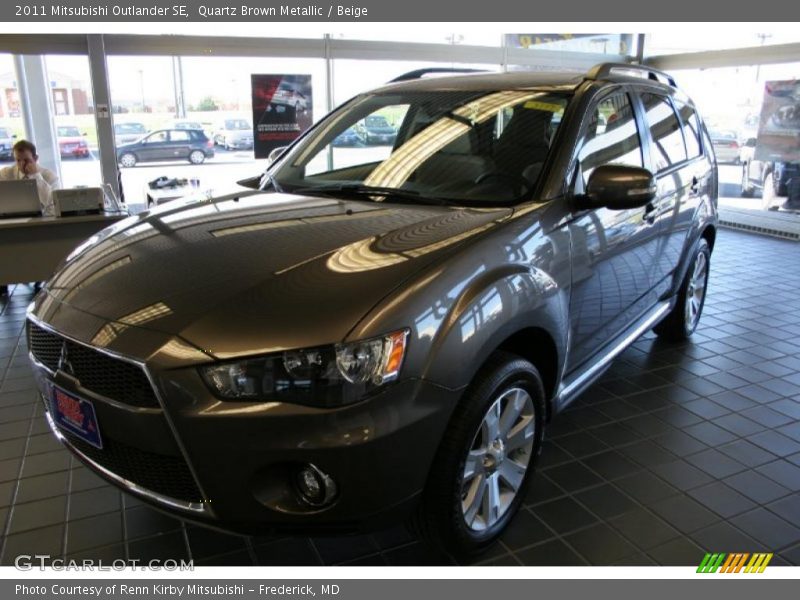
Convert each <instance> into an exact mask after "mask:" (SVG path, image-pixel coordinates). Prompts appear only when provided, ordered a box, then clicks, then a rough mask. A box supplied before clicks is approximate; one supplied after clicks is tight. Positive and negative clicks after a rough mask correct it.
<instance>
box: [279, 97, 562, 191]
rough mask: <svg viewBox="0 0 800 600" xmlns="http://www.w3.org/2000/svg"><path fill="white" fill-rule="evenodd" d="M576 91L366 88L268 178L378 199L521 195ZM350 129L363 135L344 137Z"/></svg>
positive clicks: (293, 187) (283, 185)
mask: <svg viewBox="0 0 800 600" xmlns="http://www.w3.org/2000/svg"><path fill="white" fill-rule="evenodd" d="M569 98H570V96H569V95H568V94H564V93H555V92H543V91H535V90H508V91H434V92H407V93H394V94H375V95H365V96H360V97H357V98H355V99H354V100H353V101H351V102H350V103H348V104H347V105H345V106H344V107H343V108H341V109H340V110H338V111H336V112H335V113H333V114H332V115H330V116H329V117H328V118H327V119H326V120H325V121H324V122H322V123H321V124H320V125H319V126H318V127H316V128H315V129H314V130H313V131H312V132H311V133H310V134H309V135H308V136H307V137H306V138H304V139H303V140H302V141H301V142H300V143H299V144H297V145H296V146H295V147H294V148H292V150H291V151H290V152H289V153H287V154H286V155H285V156H284V157H283V158H282V159H281V160H280V161H279V162H278V163H277V164H276V165H274V166H273V168H271V169H270V172H269V177H265V179H264V186H267V185H269V184H271V185H273V186H274V187H275V188H276V189H282V190H285V191H289V192H296V191H302V193H307V194H314V193H315V192H316V193H319V194H327V193H331V194H333V193H337V192H338V193H340V194H347V193H353V194H355V193H361V194H364V193H365V192H369V191H370V190H377V189H380V190H381V193H380V194H377V193H376V194H372V195H369V196H365V199H373V200H376V201H381V200H395V199H397V200H401V201H414V200H413V199H414V198H418V201H420V202H422V201H425V200H436V201H438V202H440V203H450V204H457V203H459V202H464V203H475V202H478V203H508V202H513V201H516V200H521V199H522V198H524V197H526V196H528V195H529V194H530V192H532V190H533V189H534V187H535V185H536V183H537V181H538V179H539V175H540V174H541V171H542V167H543V165H544V162H545V159H546V158H547V155H548V153H549V151H550V143H551V140H552V139H553V136H554V135H555V132H556V129H557V128H558V126H559V123H560V122H561V117H562V115H563V113H564V109H565V107H566V105H567V102H568V101H569ZM370 126H372V127H385V128H388V131H386V132H380V133H378V132H372V131H370V130H369V127H370ZM348 130H354V131H356V132H359V134H360V135H361V138H362V141H363V143H362V144H358V145H348V144H342V143H341V142H340V140H341V138H340V137H339V136H341V135H342V134H343V133H345V132H346V131H348ZM337 138H339V139H338V140H337ZM334 142H335V143H334ZM267 180H269V181H267ZM393 192H396V193H393Z"/></svg>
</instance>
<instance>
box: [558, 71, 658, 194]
mask: <svg viewBox="0 0 800 600" xmlns="http://www.w3.org/2000/svg"><path fill="white" fill-rule="evenodd" d="M617 94H625V95H626V96H627V98H628V104H630V107H631V111H632V113H633V121H634V123H635V124H636V133H637V135H638V137H639V152H640V153H641V159H642V165H643V166H644V168H649V165H650V161H649V155H650V154H649V146H648V142H649V136H645V135H644V134H643V133H642V132H643V129H642V126H643V119H642V111H641V101H640V100H639V97H638V94H637V90H635V89H634V87H633V86H631V85H627V84H612V85H611V86H609V87H607V88H604V89H602V90H600V91H599V92H598V93H597V94H595V95H594V97H593V98H592V99H591V100H589V103H588V107H587V108H586V110H584V111H583V117H582V119H581V123H580V126H579V128H578V133H577V137H576V138H575V146H574V150H573V153H572V158H571V159H570V164H571V165H572V166H571V168H570V170H569V171H568V172H569V178H568V184H567V189H568V190H569V193H570V195H573V196H574V195H575V194H581V193H583V191H584V189H585V184H584V182H583V177H582V172H583V169H582V167H581V160H580V152H581V150H582V149H583V146H584V143H585V136H586V131H587V128H588V127H589V123H590V122H591V119H590V118H589V117H590V115H591V114H592V112H593V111H595V110H597V109H598V107H599V106H600V105H601V104H602V103H603V102H605V101H606V100H608V99H609V98H611V97H612V96H614V95H617ZM644 125H645V126H646V123H645V124H644ZM554 141H555V140H554ZM587 183H588V182H587Z"/></svg>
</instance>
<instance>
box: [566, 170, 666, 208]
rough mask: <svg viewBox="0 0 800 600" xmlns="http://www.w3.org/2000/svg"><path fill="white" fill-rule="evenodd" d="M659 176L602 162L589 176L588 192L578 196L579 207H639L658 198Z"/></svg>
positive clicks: (646, 171)
mask: <svg viewBox="0 0 800 600" xmlns="http://www.w3.org/2000/svg"><path fill="white" fill-rule="evenodd" d="M656 189H657V187H656V178H655V177H654V176H653V174H652V173H651V172H650V171H648V170H647V169H642V168H641V167H628V166H624V165H603V166H600V167H597V168H596V169H595V170H594V171H592V174H591V175H590V176H589V182H588V183H587V184H586V194H583V195H581V196H578V197H576V202H577V205H578V208H582V209H591V208H600V207H606V208H609V209H611V210H625V209H628V208H637V207H639V206H644V205H646V204H647V203H648V202H651V201H652V200H653V199H654V198H655V197H656Z"/></svg>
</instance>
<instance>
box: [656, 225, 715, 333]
mask: <svg viewBox="0 0 800 600" xmlns="http://www.w3.org/2000/svg"><path fill="white" fill-rule="evenodd" d="M710 264H711V248H710V247H709V245H708V242H707V241H706V240H705V239H704V238H700V240H699V241H698V242H697V246H696V248H695V251H694V255H693V257H692V262H691V263H690V264H689V270H688V271H686V275H685V276H684V278H683V281H682V282H681V287H680V288H679V289H678V294H677V299H676V301H675V306H673V307H672V310H671V311H670V312H669V314H667V316H666V317H664V319H663V320H662V321H661V322H660V323H659V324H658V325H656V326H655V327H654V328H653V331H655V332H656V334H657V335H658V336H659V337H662V338H664V339H667V340H671V341H674V342H680V341H684V340H688V339H689V337H690V336H691V335H692V334H693V333H694V331H695V329H697V324H698V323H699V322H700V316H701V315H702V313H703V306H704V305H705V301H706V288H707V287H708V273H709V266H710Z"/></svg>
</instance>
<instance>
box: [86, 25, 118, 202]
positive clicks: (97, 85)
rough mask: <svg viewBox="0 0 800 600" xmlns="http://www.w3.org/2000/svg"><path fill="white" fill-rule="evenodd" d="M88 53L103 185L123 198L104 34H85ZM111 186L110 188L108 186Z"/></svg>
mask: <svg viewBox="0 0 800 600" xmlns="http://www.w3.org/2000/svg"><path fill="white" fill-rule="evenodd" d="M86 43H87V48H88V54H89V73H90V77H91V80H92V98H93V100H94V118H95V125H96V126H97V146H98V154H99V159H100V173H101V175H102V178H103V185H104V187H105V186H110V187H111V189H112V190H113V192H114V195H115V196H116V197H117V198H118V199H120V200H122V199H123V195H122V190H121V189H120V181H119V167H118V166H117V153H116V147H115V144H114V122H113V119H112V116H111V93H110V91H109V87H108V65H107V63H106V49H105V41H104V39H103V36H102V34H91V35H87V36H86ZM106 189H108V188H106Z"/></svg>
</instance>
